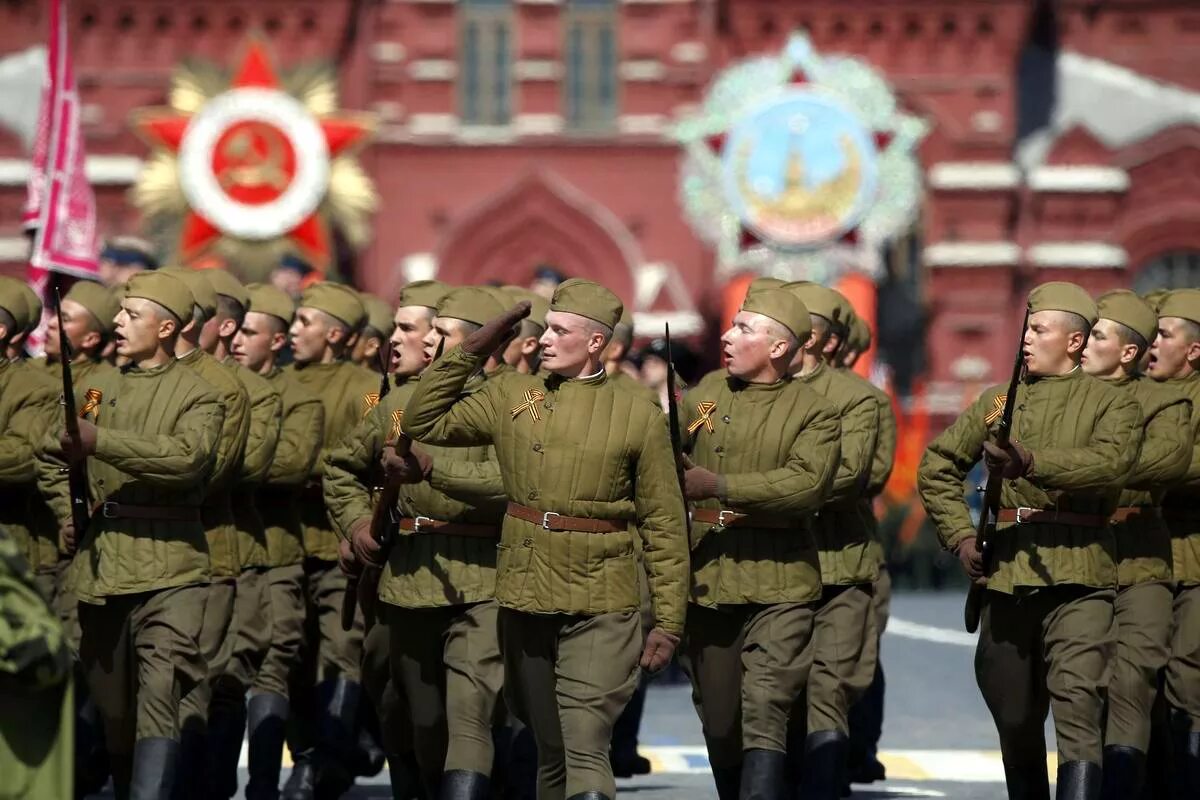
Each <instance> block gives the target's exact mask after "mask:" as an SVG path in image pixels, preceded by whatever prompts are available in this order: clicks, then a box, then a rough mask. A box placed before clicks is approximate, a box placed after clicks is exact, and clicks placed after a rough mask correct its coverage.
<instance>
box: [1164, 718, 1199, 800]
mask: <svg viewBox="0 0 1200 800" xmlns="http://www.w3.org/2000/svg"><path fill="white" fill-rule="evenodd" d="M1172 725H1173V730H1172V732H1171V733H1172V736H1171V800H1181V798H1184V799H1186V800H1195V798H1197V797H1200V731H1193V730H1189V729H1188V728H1189V726H1190V720H1189V719H1188V718H1187V717H1186V716H1185V715H1183V714H1177V715H1176V717H1175V719H1174V720H1172Z"/></svg>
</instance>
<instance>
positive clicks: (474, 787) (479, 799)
mask: <svg viewBox="0 0 1200 800" xmlns="http://www.w3.org/2000/svg"><path fill="white" fill-rule="evenodd" d="M490 795H491V781H490V780H489V779H488V776H487V775H484V774H483V773H481V772H472V771H470V770H466V769H451V770H446V771H445V772H443V773H442V786H441V791H440V792H439V793H438V800H488V797H489V796H490Z"/></svg>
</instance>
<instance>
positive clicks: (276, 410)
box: [241, 391, 283, 484]
mask: <svg viewBox="0 0 1200 800" xmlns="http://www.w3.org/2000/svg"><path fill="white" fill-rule="evenodd" d="M250 399H251V402H250V428H249V433H248V435H247V436H246V452H245V455H244V456H243V457H242V474H241V480H242V481H244V482H246V483H255V484H257V483H262V482H263V481H264V480H266V477H267V474H268V473H269V471H270V469H271V461H272V459H273V458H274V456H275V448H276V447H277V446H278V445H279V418H280V416H281V414H282V410H283V401H282V399H281V398H280V397H279V393H278V392H265V391H264V392H259V393H256V395H255V396H252V397H251V398H250Z"/></svg>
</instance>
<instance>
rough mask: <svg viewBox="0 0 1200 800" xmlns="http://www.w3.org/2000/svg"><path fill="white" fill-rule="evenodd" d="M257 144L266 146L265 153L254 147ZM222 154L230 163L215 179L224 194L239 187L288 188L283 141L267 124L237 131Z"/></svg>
mask: <svg viewBox="0 0 1200 800" xmlns="http://www.w3.org/2000/svg"><path fill="white" fill-rule="evenodd" d="M260 143H262V144H265V145H266V152H265V153H259V151H258V148H257V147H256V145H258V144H260ZM221 155H223V156H224V157H225V159H226V160H227V161H228V162H229V163H228V164H227V165H226V166H225V168H224V169H222V170H221V172H220V174H219V175H218V176H217V177H218V179H219V180H220V181H221V187H222V188H223V189H225V190H226V191H228V190H229V189H231V188H234V187H238V186H242V187H246V188H249V189H254V188H257V187H259V186H269V187H271V188H272V189H277V190H280V191H282V190H283V189H285V188H286V187H287V185H288V175H287V172H286V171H285V170H284V168H283V158H284V142H283V138H282V135H281V134H280V133H279V131H277V130H276V129H275V128H272V127H271V126H269V125H256V126H255V127H253V128H243V129H242V130H240V131H238V132H237V133H235V134H234V135H233V136H231V137H230V138H229V141H227V142H225V144H224V145H223V146H222V148H221Z"/></svg>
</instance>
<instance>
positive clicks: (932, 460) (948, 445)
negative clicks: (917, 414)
mask: <svg viewBox="0 0 1200 800" xmlns="http://www.w3.org/2000/svg"><path fill="white" fill-rule="evenodd" d="M994 395H995V393H994V392H985V393H984V394H983V396H982V397H980V398H979V399H978V400H976V401H975V402H974V403H972V404H971V405H970V407H968V408H967V410H966V411H964V412H963V413H962V415H960V416H959V418H958V419H956V420H955V421H954V424H953V425H951V426H950V427H949V428H947V429H946V430H944V431H942V433H941V434H940V435H938V437H937V438H936V439H934V440H933V441H932V442H930V443H929V447H928V448H927V449H926V450H925V454H924V455H923V456H922V457H921V465H920V467H919V468H918V470H917V490H918V492H919V493H920V495H921V503H922V504H923V505H924V506H925V512H926V513H927V514H928V515H929V519H930V520H932V522H933V524H934V527H935V528H936V530H937V534H938V538H939V539H941V541H942V546H944V547H945V548H946V549H947V550H954V549H955V548H957V547H958V543H959V542H961V541H962V540H963V539H965V538H966V537H968V536H974V535H975V526H974V524H973V523H972V522H971V512H970V511H969V510H968V509H967V503H966V498H965V496H964V494H963V491H964V487H963V481H964V480H966V477H967V473H968V472H970V471H971V468H972V467H973V466H975V464H976V463H978V461H979V458H980V456H981V455H982V454H983V442H984V440H985V439H986V438H987V426H986V425H984V422H983V418H984V414H985V413H986V411H985V406H986V407H987V408H990V407H991V405H992V397H993V396H994Z"/></svg>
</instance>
